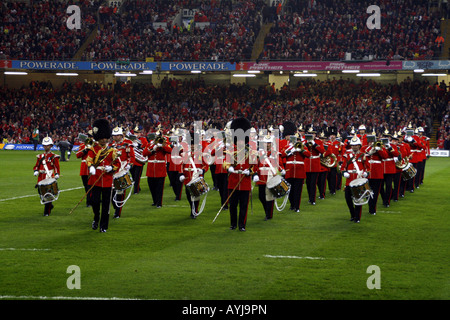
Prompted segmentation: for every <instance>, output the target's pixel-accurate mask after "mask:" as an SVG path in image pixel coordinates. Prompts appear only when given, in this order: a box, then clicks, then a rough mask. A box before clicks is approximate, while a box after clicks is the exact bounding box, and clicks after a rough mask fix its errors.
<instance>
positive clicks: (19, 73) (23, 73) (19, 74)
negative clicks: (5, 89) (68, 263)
mask: <svg viewBox="0 0 450 320" xmlns="http://www.w3.org/2000/svg"><path fill="white" fill-rule="evenodd" d="M5 74H7V75H12V76H26V75H27V74H28V72H19V71H5Z"/></svg>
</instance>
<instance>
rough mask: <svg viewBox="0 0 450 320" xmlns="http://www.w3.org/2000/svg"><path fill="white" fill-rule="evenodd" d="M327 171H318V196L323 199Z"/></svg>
mask: <svg viewBox="0 0 450 320" xmlns="http://www.w3.org/2000/svg"><path fill="white" fill-rule="evenodd" d="M327 176H328V172H327V171H321V172H319V176H318V178H317V188H318V189H319V198H320V199H325V191H326V189H327Z"/></svg>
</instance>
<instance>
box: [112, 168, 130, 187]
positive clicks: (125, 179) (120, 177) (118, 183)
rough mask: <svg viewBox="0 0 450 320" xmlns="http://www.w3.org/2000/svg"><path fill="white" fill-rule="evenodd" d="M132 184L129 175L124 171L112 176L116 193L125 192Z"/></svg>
mask: <svg viewBox="0 0 450 320" xmlns="http://www.w3.org/2000/svg"><path fill="white" fill-rule="evenodd" d="M133 183H134V182H133V180H132V179H131V176H130V173H129V172H128V171H126V170H122V171H119V172H117V173H116V174H115V175H114V189H115V190H117V191H122V190H126V189H128V188H130V187H131V186H132V185H133Z"/></svg>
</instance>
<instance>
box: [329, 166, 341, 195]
mask: <svg viewBox="0 0 450 320" xmlns="http://www.w3.org/2000/svg"><path fill="white" fill-rule="evenodd" d="M337 177H338V174H337V168H336V167H333V168H330V171H328V175H327V182H328V190H330V193H331V194H335V193H336V188H337V183H338V179H337Z"/></svg>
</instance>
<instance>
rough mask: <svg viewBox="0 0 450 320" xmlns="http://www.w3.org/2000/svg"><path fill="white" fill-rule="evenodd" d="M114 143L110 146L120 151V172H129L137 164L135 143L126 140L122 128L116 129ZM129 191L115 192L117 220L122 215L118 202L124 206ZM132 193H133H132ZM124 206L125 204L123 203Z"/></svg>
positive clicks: (114, 206)
mask: <svg viewBox="0 0 450 320" xmlns="http://www.w3.org/2000/svg"><path fill="white" fill-rule="evenodd" d="M112 138H113V142H112V143H110V144H109V146H110V147H111V148H115V149H116V150H117V151H118V159H119V161H120V168H119V170H118V171H126V172H129V171H130V169H131V167H132V165H133V163H135V161H136V159H135V154H134V147H133V141H131V140H130V139H124V134H123V129H122V128H121V127H116V128H114V129H113V131H112ZM126 192H127V190H126V189H125V190H119V191H117V190H113V199H115V200H116V201H113V208H114V209H115V211H114V217H113V218H115V219H117V218H120V216H121V214H122V208H123V205H122V206H118V205H117V203H116V202H118V203H120V204H122V203H123V202H124V200H125V196H126ZM130 192H131V191H130ZM123 204H124V203H123Z"/></svg>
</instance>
